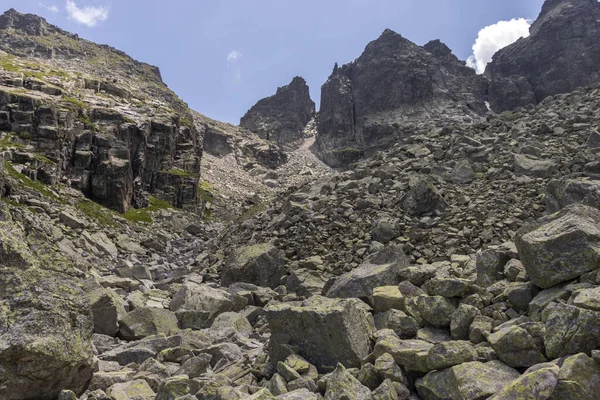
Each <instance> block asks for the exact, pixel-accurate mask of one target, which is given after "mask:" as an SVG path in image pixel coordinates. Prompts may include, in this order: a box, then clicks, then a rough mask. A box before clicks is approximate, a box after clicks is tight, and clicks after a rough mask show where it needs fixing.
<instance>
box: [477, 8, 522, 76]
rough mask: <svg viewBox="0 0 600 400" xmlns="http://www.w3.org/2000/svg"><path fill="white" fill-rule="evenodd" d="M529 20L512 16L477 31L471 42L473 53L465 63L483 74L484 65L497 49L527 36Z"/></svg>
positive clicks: (490, 59)
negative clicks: (473, 41)
mask: <svg viewBox="0 0 600 400" xmlns="http://www.w3.org/2000/svg"><path fill="white" fill-rule="evenodd" d="M530 25H531V20H528V19H525V18H518V19H517V18H513V19H511V20H510V21H500V22H498V23H496V24H494V25H489V26H486V27H485V28H483V29H482V30H480V31H479V35H478V36H477V40H475V43H474V44H473V55H472V56H470V57H469V58H468V59H467V65H468V66H469V67H471V68H473V69H475V70H476V71H477V73H479V74H483V72H484V71H485V67H486V65H487V64H488V63H489V62H490V61H492V57H493V56H494V54H496V52H497V51H498V50H500V49H501V48H503V47H506V46H508V45H509V44H512V43H514V42H516V41H517V40H518V39H519V38H521V37H527V36H529V26H530Z"/></svg>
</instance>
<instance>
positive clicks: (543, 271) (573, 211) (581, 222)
mask: <svg viewBox="0 0 600 400" xmlns="http://www.w3.org/2000/svg"><path fill="white" fill-rule="evenodd" d="M515 244H516V246H517V249H518V251H519V258H520V259H521V261H522V262H523V266H524V267H525V270H526V271H527V275H529V277H530V278H531V281H532V282H533V283H534V284H535V285H537V286H539V287H541V288H544V289H547V288H549V287H552V286H554V285H556V284H558V283H561V282H565V281H568V280H571V279H574V278H577V277H579V276H581V275H583V274H584V273H586V272H589V271H593V270H596V269H598V268H600V210H597V209H595V208H592V207H588V206H584V205H581V204H572V205H570V206H568V207H565V208H563V209H562V210H560V211H559V212H557V213H555V214H552V215H549V216H547V217H544V218H541V219H540V220H539V221H537V222H536V223H534V224H531V225H528V226H525V227H523V228H521V229H520V230H519V231H518V232H517V235H516V237H515Z"/></svg>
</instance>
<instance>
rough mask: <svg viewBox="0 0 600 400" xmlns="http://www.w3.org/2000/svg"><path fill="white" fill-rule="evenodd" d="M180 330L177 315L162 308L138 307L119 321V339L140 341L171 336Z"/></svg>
mask: <svg viewBox="0 0 600 400" xmlns="http://www.w3.org/2000/svg"><path fill="white" fill-rule="evenodd" d="M178 330H179V327H178V324H177V317H176V316H175V314H174V313H173V312H171V311H169V310H165V309H162V308H153V307H138V308H136V309H135V310H133V311H131V312H130V313H128V314H127V315H125V317H123V319H121V320H120V321H119V337H120V338H121V339H124V340H139V339H143V338H145V337H146V336H153V335H158V334H161V333H162V334H165V335H167V336H169V335H172V334H174V333H175V332H177V331H178Z"/></svg>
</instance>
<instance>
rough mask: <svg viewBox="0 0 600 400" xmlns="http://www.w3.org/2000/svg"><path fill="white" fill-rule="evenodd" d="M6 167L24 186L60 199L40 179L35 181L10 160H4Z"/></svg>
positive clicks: (12, 176)
mask: <svg viewBox="0 0 600 400" xmlns="http://www.w3.org/2000/svg"><path fill="white" fill-rule="evenodd" d="M4 168H5V170H6V171H7V173H8V175H9V176H10V177H11V178H13V179H16V180H17V181H19V182H20V183H21V185H23V186H24V187H27V188H29V189H32V190H35V191H36V192H38V193H40V194H42V195H44V196H47V197H50V198H51V199H54V200H59V199H58V197H56V195H55V194H54V193H52V192H51V191H50V190H49V189H48V187H47V186H46V185H44V184H43V183H42V182H40V181H34V180H33V179H31V178H29V177H28V176H26V175H24V174H22V173H20V172H19V171H17V170H16V169H15V168H14V167H13V166H12V164H11V163H10V162H9V161H4Z"/></svg>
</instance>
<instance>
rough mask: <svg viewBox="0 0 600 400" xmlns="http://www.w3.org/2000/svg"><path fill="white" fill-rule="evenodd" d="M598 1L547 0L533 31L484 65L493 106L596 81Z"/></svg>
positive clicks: (599, 31)
mask: <svg viewBox="0 0 600 400" xmlns="http://www.w3.org/2000/svg"><path fill="white" fill-rule="evenodd" d="M598 21H600V6H599V5H598V2H595V1H592V0H566V1H562V0H547V1H545V2H544V5H543V6H542V11H541V13H540V15H539V16H538V18H537V19H536V20H535V22H534V23H533V24H532V25H531V28H530V29H529V31H530V36H529V37H527V38H521V39H519V40H517V41H516V42H515V43H513V44H511V45H509V46H507V47H505V48H503V49H501V50H499V51H498V52H497V53H496V54H495V55H494V57H493V60H492V62H491V63H490V64H488V67H487V68H486V71H485V75H486V76H487V77H488V78H489V79H490V81H491V82H490V89H489V96H490V103H491V105H492V108H493V109H494V110H495V111H498V112H501V111H504V110H511V109H514V108H515V107H518V106H524V105H527V104H536V103H538V102H540V101H542V100H544V98H546V97H548V96H552V95H555V94H557V93H566V92H570V91H572V90H574V89H575V88H577V87H579V86H585V85H590V84H594V83H598V80H599V76H598V71H597V69H596V67H595V66H596V64H597V63H598V62H599V61H600V44H599V43H598V37H600V22H598Z"/></svg>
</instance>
